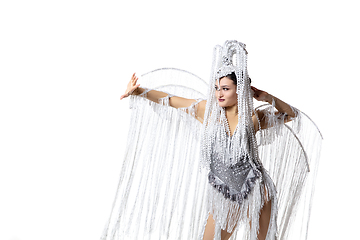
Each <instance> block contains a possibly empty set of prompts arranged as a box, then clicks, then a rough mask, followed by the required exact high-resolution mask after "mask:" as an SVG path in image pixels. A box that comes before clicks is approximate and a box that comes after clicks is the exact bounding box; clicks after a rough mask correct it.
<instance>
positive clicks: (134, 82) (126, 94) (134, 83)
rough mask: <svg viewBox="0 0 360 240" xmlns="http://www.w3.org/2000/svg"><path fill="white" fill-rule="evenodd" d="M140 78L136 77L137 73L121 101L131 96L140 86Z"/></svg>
mask: <svg viewBox="0 0 360 240" xmlns="http://www.w3.org/2000/svg"><path fill="white" fill-rule="evenodd" d="M138 79H139V78H138V77H137V76H135V73H134V74H133V75H132V76H131V79H130V82H129V83H128V85H127V88H126V91H125V93H124V94H123V95H121V97H120V100H121V99H123V98H126V97H128V96H130V95H131V94H132V93H133V92H134V91H135V90H136V89H137V88H138V87H139V86H140V84H136V82H137V80H138Z"/></svg>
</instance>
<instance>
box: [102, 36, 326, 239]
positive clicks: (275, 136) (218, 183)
mask: <svg viewBox="0 0 360 240" xmlns="http://www.w3.org/2000/svg"><path fill="white" fill-rule="evenodd" d="M231 73H235V75H236V79H237V95H238V102H237V106H238V125H237V127H236V129H235V131H234V133H233V135H231V133H230V130H229V125H228V122H227V118H226V116H225V109H224V108H222V107H220V106H219V105H218V102H217V100H216V97H215V88H214V85H215V83H216V82H217V81H219V79H220V78H222V77H224V76H227V75H228V74H231ZM174 83H176V84H174ZM141 84H142V86H146V87H147V90H146V91H145V92H144V93H142V94H141V95H139V96H131V103H130V107H131V108H132V109H133V111H132V116H131V124H130V129H129V133H128V145H127V151H126V154H125V158H124V162H123V166H122V168H121V173H120V181H119V185H118V189H117V193H116V198H115V201H114V204H113V207H112V211H111V216H110V218H109V221H108V224H107V225H106V227H105V230H104V233H103V236H102V239H103V240H105V239H106V240H114V239H116V240H118V239H156V240H158V239H202V236H203V233H204V229H205V225H206V221H207V218H208V217H209V214H210V213H211V214H212V215H213V218H214V220H215V236H214V239H215V240H220V237H221V236H220V234H221V230H226V231H228V232H233V234H232V236H231V238H230V239H231V240H235V239H247V240H256V239H257V232H258V229H259V215H260V211H261V209H262V207H263V205H264V203H265V202H269V201H271V216H270V223H269V227H268V232H267V237H266V240H274V239H279V240H280V239H281V240H285V239H292V240H293V239H302V240H304V239H306V238H307V232H308V223H309V218H310V211H311V201H312V197H313V191H314V185H315V177H316V173H317V168H318V159H319V152H320V145H321V140H322V136H321V134H320V132H319V130H318V129H317V127H316V125H315V124H314V123H313V122H312V121H311V119H310V118H308V117H307V115H305V114H304V113H302V112H301V111H299V110H297V109H295V108H292V110H293V112H295V113H296V117H294V118H292V119H291V121H290V122H287V121H288V120H289V117H288V116H287V115H286V114H284V113H277V112H276V111H275V108H274V105H275V104H272V105H269V104H267V105H263V106H260V107H258V108H256V109H254V107H253V96H252V92H251V88H250V78H249V76H248V72H247V52H246V49H245V44H243V43H240V42H237V41H226V42H225V44H224V46H223V47H221V46H216V47H215V48H214V57H213V66H212V72H211V79H210V83H209V84H206V83H205V82H204V81H203V80H201V79H200V78H198V77H197V76H195V75H194V74H191V73H188V72H186V71H182V70H176V69H160V70H155V71H153V72H150V73H148V74H145V75H143V76H142V78H141ZM151 89H156V90H159V91H163V92H169V93H172V94H173V95H170V94H168V96H167V97H165V98H163V99H161V103H160V104H158V103H154V102H151V101H149V100H147V99H146V98H144V96H146V94H147V92H148V91H151ZM205 89H208V92H207V93H206V92H204V90H205ZM174 95H176V96H181V97H184V98H188V99H196V101H194V103H193V104H192V105H191V106H189V107H187V108H180V109H175V108H171V107H169V99H170V98H171V97H172V96H174ZM204 99H206V100H207V102H206V109H205V115H204V121H203V124H202V125H201V123H200V122H199V121H198V120H196V117H197V116H196V108H197V106H198V103H199V102H201V101H202V100H204ZM258 111H262V113H264V118H265V119H266V122H267V126H268V128H267V129H260V130H259V131H258V132H257V133H256V132H255V130H254V125H253V120H252V117H253V115H255V116H257V112H258ZM258 121H259V122H260V119H258Z"/></svg>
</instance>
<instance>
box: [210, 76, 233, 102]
mask: <svg viewBox="0 0 360 240" xmlns="http://www.w3.org/2000/svg"><path fill="white" fill-rule="evenodd" d="M219 82H220V86H219ZM215 90H216V91H215V96H216V99H217V100H218V102H219V106H220V107H231V106H234V105H236V104H237V94H236V85H235V84H234V82H233V81H232V80H231V79H229V78H227V77H223V78H221V79H220V81H217V82H216V83H215Z"/></svg>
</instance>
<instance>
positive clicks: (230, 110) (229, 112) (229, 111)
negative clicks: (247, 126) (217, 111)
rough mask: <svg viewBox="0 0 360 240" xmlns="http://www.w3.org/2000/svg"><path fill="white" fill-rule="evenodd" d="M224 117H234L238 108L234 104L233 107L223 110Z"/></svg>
mask: <svg viewBox="0 0 360 240" xmlns="http://www.w3.org/2000/svg"><path fill="white" fill-rule="evenodd" d="M225 113H226V116H227V117H228V116H231V117H232V116H236V115H237V114H238V106H237V104H235V105H234V106H229V107H226V108H225Z"/></svg>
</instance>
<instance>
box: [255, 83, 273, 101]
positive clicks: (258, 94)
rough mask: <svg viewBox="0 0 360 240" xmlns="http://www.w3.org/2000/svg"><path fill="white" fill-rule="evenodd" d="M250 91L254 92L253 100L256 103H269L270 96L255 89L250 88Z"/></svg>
mask: <svg viewBox="0 0 360 240" xmlns="http://www.w3.org/2000/svg"><path fill="white" fill-rule="evenodd" d="M251 89H252V90H253V91H254V98H255V99H256V100H258V101H263V102H269V101H271V95H270V94H268V93H267V92H265V91H262V90H260V89H257V88H256V87H253V86H251Z"/></svg>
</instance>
